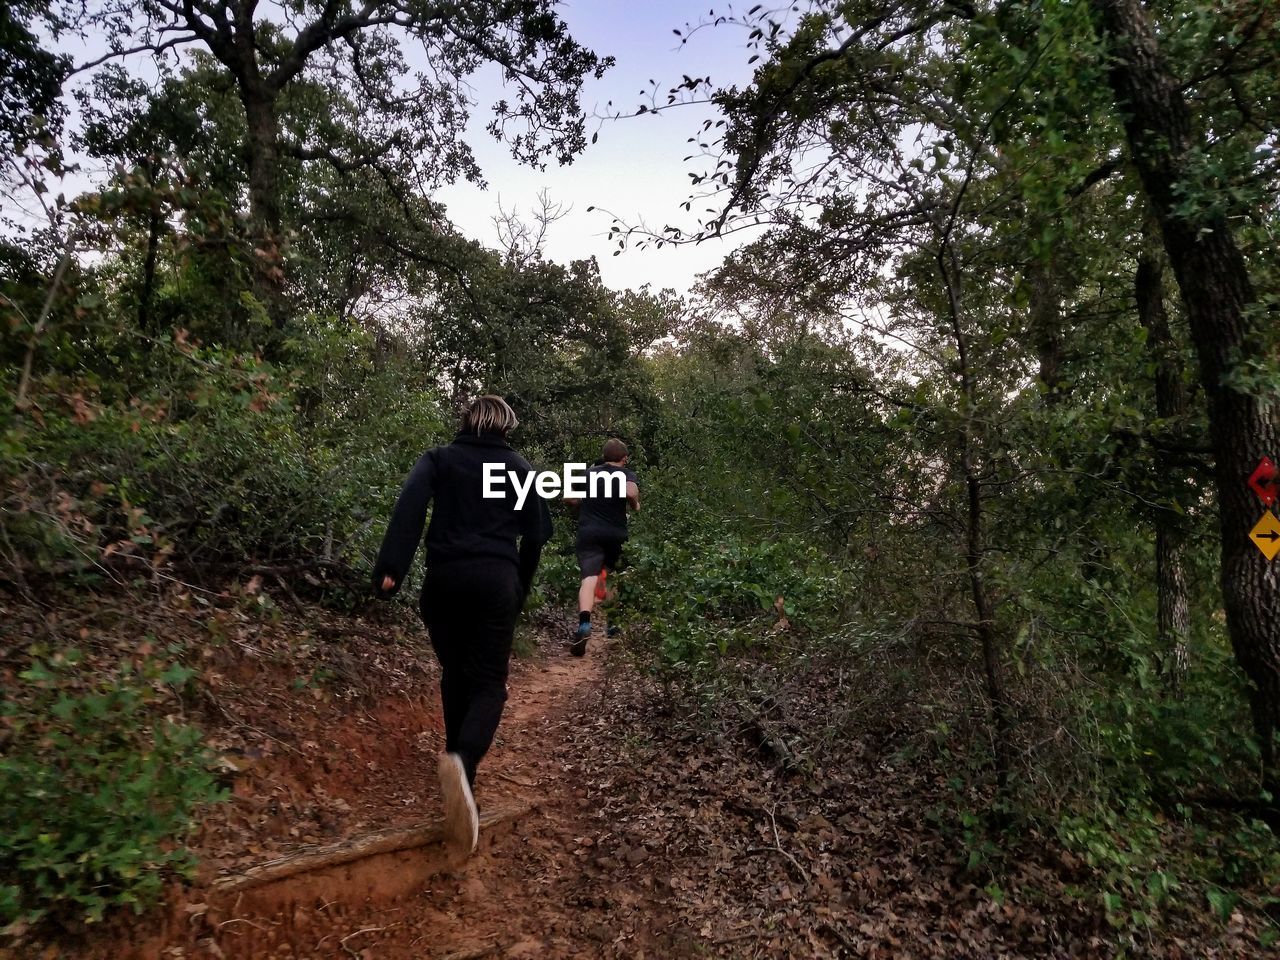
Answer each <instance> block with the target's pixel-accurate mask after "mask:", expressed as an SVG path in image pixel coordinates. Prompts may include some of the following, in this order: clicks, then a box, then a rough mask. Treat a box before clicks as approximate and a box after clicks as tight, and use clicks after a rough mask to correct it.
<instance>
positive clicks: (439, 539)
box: [373, 433, 551, 597]
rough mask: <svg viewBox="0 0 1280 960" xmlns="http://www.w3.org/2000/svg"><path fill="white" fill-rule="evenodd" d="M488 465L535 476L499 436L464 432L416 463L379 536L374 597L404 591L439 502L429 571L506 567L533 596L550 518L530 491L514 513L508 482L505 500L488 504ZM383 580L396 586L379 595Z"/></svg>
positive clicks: (429, 533)
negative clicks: (470, 565)
mask: <svg viewBox="0 0 1280 960" xmlns="http://www.w3.org/2000/svg"><path fill="white" fill-rule="evenodd" d="M486 463H497V464H500V465H501V471H502V474H503V476H504V478H505V477H506V472H507V471H508V470H512V471H515V472H516V473H518V474H519V475H520V476H521V477H522V478H523V477H524V476H525V475H527V474H529V473H531V472H533V467H531V466H530V465H529V462H528V461H527V460H525V458H524V457H522V456H520V454H518V453H516V452H515V451H514V450H512V449H511V447H510V445H509V444H508V443H507V442H506V440H504V439H503V438H502V437H500V436H498V435H497V434H482V435H480V436H477V435H475V434H464V433H459V434H458V435H457V437H455V438H454V441H453V443H450V444H448V445H447V446H443V447H432V448H431V449H430V450H428V451H427V452H426V453H424V454H423V455H422V456H421V457H419V458H418V462H417V463H415V464H414V465H413V470H411V471H410V472H409V479H408V480H406V481H405V484H404V489H403V490H401V491H400V497H399V499H398V500H396V506H395V509H394V510H393V511H392V512H391V520H390V522H389V523H388V524H387V532H386V534H385V535H384V536H383V538H382V549H381V550H379V551H378V560H377V562H376V563H375V564H374V566H373V590H374V593H376V594H378V595H379V596H383V597H389V596H392V595H393V594H395V593H396V592H397V591H399V589H400V587H401V585H402V584H403V583H404V580H405V577H406V576H407V575H408V573H409V568H410V566H411V565H412V564H413V555H414V553H416V552H417V549H418V541H419V540H420V539H422V525H423V522H424V521H425V520H426V516H427V505H428V504H429V503H430V502H431V501H432V500H433V499H434V500H435V509H433V510H432V512H431V525H430V526H429V527H428V528H427V565H428V566H437V565H444V564H448V563H453V562H455V561H459V560H473V559H480V558H488V559H490V560H493V561H496V562H499V563H501V562H503V561H506V562H509V563H511V564H512V565H513V566H514V567H516V568H517V570H518V571H519V574H520V585H521V588H522V589H523V591H524V593H525V594H528V592H529V586H530V584H531V583H532V582H533V574H534V571H535V570H537V568H538V560H539V558H540V557H541V555H542V545H543V544H544V543H546V542H547V541H548V540H550V539H551V512H550V511H549V510H548V509H547V505H546V502H545V501H543V499H542V498H541V497H539V496H538V495H537V493H536V492H535V491H534V490H532V489H531V490H530V491H529V495H528V497H527V498H526V499H525V502H524V506H523V508H522V509H520V510H517V509H516V494H515V491H514V489H513V487H512V484H511V483H510V482H509V481H504V483H503V484H502V485H501V487H500V489H502V490H503V491H504V492H505V497H504V498H503V499H487V498H485V497H484V496H483V485H484V465H485V464H486ZM521 482H522V483H523V482H524V481H523V479H522V481H521ZM517 538H518V539H519V546H518V547H517V544H516V540H517ZM386 576H390V577H391V578H392V579H393V580H394V581H395V586H394V587H393V588H392V589H391V590H389V591H383V590H382V579H383V577H386Z"/></svg>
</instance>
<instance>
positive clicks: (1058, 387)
mask: <svg viewBox="0 0 1280 960" xmlns="http://www.w3.org/2000/svg"><path fill="white" fill-rule="evenodd" d="M1054 269H1055V268H1054V265H1053V264H1052V263H1047V262H1045V261H1043V260H1041V259H1039V258H1036V259H1035V260H1034V261H1032V263H1031V266H1030V267H1029V268H1028V270H1027V280H1028V281H1029V282H1030V284H1031V299H1030V309H1029V311H1028V312H1029V317H1028V319H1029V321H1030V324H1031V336H1032V339H1033V340H1034V342H1035V345H1036V353H1037V354H1038V358H1039V361H1040V372H1039V376H1038V379H1039V380H1040V384H1041V386H1042V387H1043V388H1044V392H1043V397H1044V402H1045V404H1046V405H1049V406H1052V405H1053V404H1056V403H1057V402H1058V401H1060V400H1061V399H1062V397H1063V389H1062V387H1063V384H1062V361H1063V349H1062V298H1061V296H1060V295H1059V293H1058V283H1057V277H1056V276H1055V273H1054Z"/></svg>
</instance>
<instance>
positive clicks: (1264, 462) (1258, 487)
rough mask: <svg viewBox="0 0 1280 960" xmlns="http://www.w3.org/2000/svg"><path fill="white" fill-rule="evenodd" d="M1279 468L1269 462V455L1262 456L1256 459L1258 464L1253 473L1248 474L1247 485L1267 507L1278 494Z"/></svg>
mask: <svg viewBox="0 0 1280 960" xmlns="http://www.w3.org/2000/svg"><path fill="white" fill-rule="evenodd" d="M1278 477H1280V470H1277V468H1276V465H1275V464H1274V463H1272V462H1271V458H1270V457H1263V458H1262V459H1261V460H1259V461H1258V466H1257V467H1256V468H1255V469H1254V471H1253V473H1251V474H1249V486H1250V488H1251V489H1252V490H1253V492H1254V493H1256V494H1257V495H1258V499H1259V500H1261V501H1262V502H1263V503H1264V504H1266V505H1267V506H1268V507H1269V506H1271V505H1272V504H1273V503H1275V502H1276V497H1277V495H1280V482H1277V478H1278Z"/></svg>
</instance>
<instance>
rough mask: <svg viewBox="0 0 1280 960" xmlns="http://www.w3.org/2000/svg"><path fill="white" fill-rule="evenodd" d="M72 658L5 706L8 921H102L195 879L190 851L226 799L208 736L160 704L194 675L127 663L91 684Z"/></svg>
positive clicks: (0, 905) (3, 819) (2, 876)
mask: <svg viewBox="0 0 1280 960" xmlns="http://www.w3.org/2000/svg"><path fill="white" fill-rule="evenodd" d="M79 660H80V658H79V656H78V655H77V654H76V653H75V652H74V651H71V652H69V653H67V654H66V655H63V656H60V657H54V658H50V660H49V661H48V662H40V661H37V662H35V663H34V664H33V665H32V666H31V668H30V669H28V670H25V671H23V672H22V673H21V674H20V681H21V683H20V685H19V687H18V689H17V690H16V691H15V695H14V696H12V697H10V698H9V699H8V700H7V701H6V702H5V704H4V705H3V707H0V722H2V723H3V728H4V730H5V731H6V737H7V738H6V740H5V741H4V746H3V753H0V797H2V798H3V802H2V803H0V921H3V922H4V923H13V922H14V921H28V922H29V921H34V920H38V919H40V918H42V917H44V916H46V915H50V914H62V915H66V914H75V915H79V916H81V917H83V918H85V919H88V920H91V921H92V920H97V919H100V918H101V917H102V915H103V912H104V911H105V910H106V909H107V908H108V907H111V906H114V905H121V904H129V905H131V906H133V908H134V909H135V910H140V909H141V907H142V905H144V904H145V903H147V902H148V901H149V900H152V899H154V898H155V897H156V895H157V894H159V892H160V890H161V887H162V885H163V883H164V879H165V876H166V874H168V873H170V872H176V873H178V874H180V875H183V876H189V874H190V871H191V869H192V867H193V866H194V858H193V856H192V854H191V853H190V851H189V850H187V849H185V847H184V846H183V838H184V837H185V835H186V834H187V832H188V830H189V829H190V827H191V825H192V821H193V817H194V815H195V814H196V811H197V810H198V808H199V807H200V806H201V805H203V804H207V803H212V802H214V801H217V800H219V799H221V796H222V791H221V790H220V788H219V787H218V786H217V783H216V780H215V777H214V775H213V773H212V771H211V770H210V768H209V765H208V762H207V760H208V757H207V753H206V751H205V748H204V747H203V744H202V740H201V734H200V731H199V730H197V729H196V728H194V727H191V726H186V725H183V724H178V723H173V722H171V721H169V720H157V719H155V711H154V709H152V704H153V703H154V702H155V701H156V700H157V699H158V698H159V697H161V696H163V695H164V694H165V692H166V688H167V687H169V686H171V685H176V684H181V683H184V682H185V681H186V680H187V679H188V677H189V676H190V671H189V670H188V669H187V668H185V667H182V666H181V665H180V664H177V663H167V662H163V661H158V660H148V661H146V662H145V663H144V664H143V666H142V667H141V668H134V667H133V666H132V665H130V664H127V663H126V664H124V665H123V666H122V667H121V668H120V670H119V671H118V672H117V673H116V674H115V675H114V676H108V677H106V678H101V677H100V676H99V677H97V678H90V677H81V676H79V674H80V673H81V672H88V671H81V670H78V669H77V664H78V663H79Z"/></svg>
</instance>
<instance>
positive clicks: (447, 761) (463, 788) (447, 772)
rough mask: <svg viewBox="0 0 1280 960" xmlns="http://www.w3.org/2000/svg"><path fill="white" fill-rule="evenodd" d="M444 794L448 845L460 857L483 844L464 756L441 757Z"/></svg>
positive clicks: (442, 790)
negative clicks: (463, 762) (463, 761)
mask: <svg viewBox="0 0 1280 960" xmlns="http://www.w3.org/2000/svg"><path fill="white" fill-rule="evenodd" d="M439 772H440V793H441V794H442V795H443V796H444V845H445V847H446V848H448V850H449V852H450V853H452V854H454V855H455V856H457V857H465V856H468V855H469V854H471V853H474V852H475V849H476V847H477V846H478V845H479V843H480V814H479V813H478V812H477V810H476V801H475V798H474V797H472V796H471V785H470V784H469V783H467V770H466V767H464V766H463V765H462V757H460V756H458V755H457V754H456V753H442V754H440V762H439Z"/></svg>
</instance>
